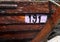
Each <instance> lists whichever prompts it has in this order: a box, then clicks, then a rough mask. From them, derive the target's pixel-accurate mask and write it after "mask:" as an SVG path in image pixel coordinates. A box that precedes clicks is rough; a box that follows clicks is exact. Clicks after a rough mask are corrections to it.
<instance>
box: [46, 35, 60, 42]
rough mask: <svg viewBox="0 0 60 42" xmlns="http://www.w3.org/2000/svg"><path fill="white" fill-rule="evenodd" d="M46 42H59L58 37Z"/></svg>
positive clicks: (59, 37) (59, 38)
mask: <svg viewBox="0 0 60 42" xmlns="http://www.w3.org/2000/svg"><path fill="white" fill-rule="evenodd" d="M47 42H60V36H56V37H54V38H53V39H51V40H49V41H47Z"/></svg>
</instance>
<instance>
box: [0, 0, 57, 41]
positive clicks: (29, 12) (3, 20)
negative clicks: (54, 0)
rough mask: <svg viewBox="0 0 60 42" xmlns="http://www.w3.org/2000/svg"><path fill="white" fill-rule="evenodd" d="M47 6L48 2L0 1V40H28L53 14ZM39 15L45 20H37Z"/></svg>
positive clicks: (33, 36)
mask: <svg viewBox="0 0 60 42" xmlns="http://www.w3.org/2000/svg"><path fill="white" fill-rule="evenodd" d="M49 6H50V5H49V2H29V1H28V2H14V1H12V2H10V1H4V2H3V1H2V2H0V41H2V42H7V41H8V42H15V41H16V42H17V41H18V42H29V41H30V40H32V39H33V38H35V37H36V35H37V34H38V33H39V32H40V31H41V30H42V29H43V27H44V26H45V24H46V23H47V20H49V18H51V15H52V14H53V11H51V7H49ZM52 7H54V6H52ZM53 9H54V10H55V9H56V7H54V8H53ZM29 16H30V18H27V17H29ZM31 16H32V17H33V20H31ZM38 16H39V17H40V18H38ZM41 16H45V17H46V19H47V20H46V21H45V22H41V21H39V20H38V19H40V20H41ZM36 17H37V19H36ZM28 19H29V20H30V21H29V20H28ZM26 21H28V22H26ZM37 21H38V22H37Z"/></svg>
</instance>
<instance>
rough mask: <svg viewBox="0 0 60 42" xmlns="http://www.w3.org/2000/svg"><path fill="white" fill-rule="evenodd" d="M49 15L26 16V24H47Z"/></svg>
mask: <svg viewBox="0 0 60 42" xmlns="http://www.w3.org/2000/svg"><path fill="white" fill-rule="evenodd" d="M46 21H47V15H30V16H29V15H25V23H46Z"/></svg>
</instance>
